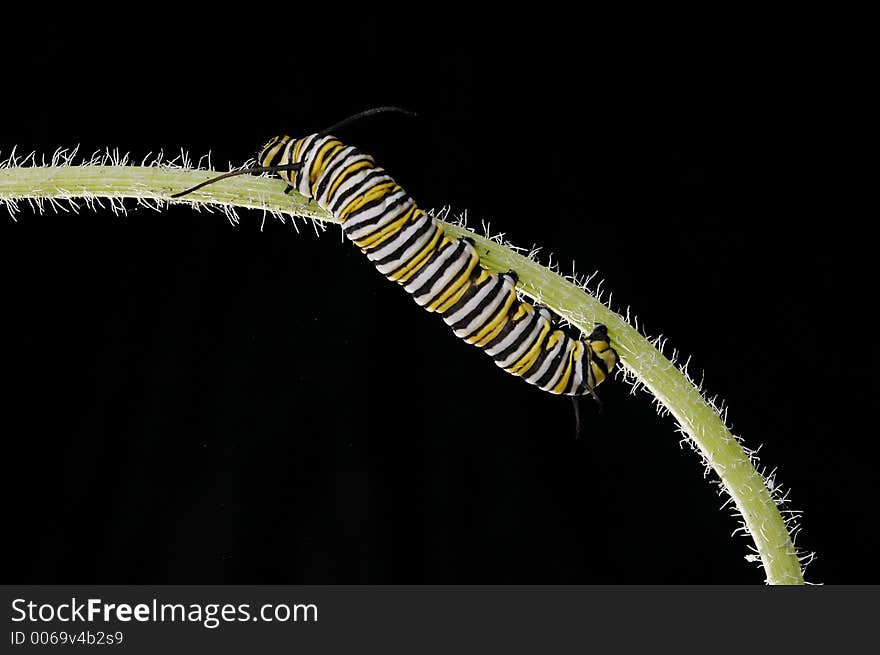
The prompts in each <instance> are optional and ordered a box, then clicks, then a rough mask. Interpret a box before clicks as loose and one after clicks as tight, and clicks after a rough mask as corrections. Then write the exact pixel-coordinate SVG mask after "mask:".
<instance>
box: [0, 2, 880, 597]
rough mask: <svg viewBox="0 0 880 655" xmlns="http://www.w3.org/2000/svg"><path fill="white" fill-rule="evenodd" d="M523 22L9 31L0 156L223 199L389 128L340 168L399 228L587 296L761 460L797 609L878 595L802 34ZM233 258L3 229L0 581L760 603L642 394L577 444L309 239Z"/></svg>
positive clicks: (850, 220)
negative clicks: (116, 170)
mask: <svg viewBox="0 0 880 655" xmlns="http://www.w3.org/2000/svg"><path fill="white" fill-rule="evenodd" d="M538 9H540V8H537V7H532V8H531V9H530V12H529V13H528V14H526V15H515V16H510V15H494V16H490V17H488V18H478V17H476V16H469V15H467V14H460V13H455V11H453V10H452V9H445V8H444V10H443V12H440V10H439V9H428V8H426V7H425V6H421V7H420V8H415V7H412V8H410V10H409V11H407V12H404V13H402V14H394V13H392V10H391V9H390V8H383V9H381V10H378V9H377V13H376V14H374V15H372V16H368V17H357V18H354V17H344V16H343V15H342V13H343V12H342V10H341V9H339V10H338V11H335V12H330V13H328V14H323V15H321V14H314V15H312V14H307V13H305V12H304V11H303V10H302V8H301V7H295V6H289V7H287V8H285V7H283V6H266V7H264V8H263V11H264V12H265V13H263V14H259V13H257V11H256V10H253V9H251V8H250V7H249V6H247V5H245V6H241V7H235V11H234V12H229V11H227V10H226V9H222V8H219V7H216V6H212V7H206V8H205V9H204V10H203V11H204V13H202V14H201V15H199V16H197V17H193V18H183V17H181V16H174V15H151V12H152V10H151V9H149V8H144V9H143V13H142V14H141V13H139V14H132V15H130V16H119V17H118V18H114V20H115V21H116V22H115V23H101V22H99V21H98V20H97V19H96V18H95V17H93V16H88V15H85V14H82V15H78V16H75V17H73V16H61V15H57V14H53V15H51V16H43V17H40V19H39V21H37V22H30V23H29V22H27V20H26V19H20V20H21V21H22V22H19V23H18V24H17V26H16V29H12V30H10V34H9V37H10V38H11V39H12V40H11V41H10V42H7V43H6V45H5V46H4V50H5V54H4V55H3V56H4V58H6V60H7V62H14V66H11V67H9V68H7V70H6V72H5V73H4V75H5V79H4V91H3V94H4V101H3V103H2V104H3V107H2V109H0V112H2V118H3V120H2V124H0V150H2V151H3V152H4V153H7V154H8V151H9V149H10V147H11V146H12V145H14V144H17V145H18V150H19V152H20V153H26V152H29V151H31V150H37V151H38V152H41V153H51V152H52V151H53V150H54V149H55V148H56V147H59V146H67V147H69V146H73V145H76V144H80V151H81V152H84V153H88V152H91V151H93V150H96V149H103V148H105V147H108V146H109V147H118V148H119V149H120V150H121V151H127V152H131V153H132V155H134V156H135V157H136V158H138V159H139V158H140V157H143V156H144V155H146V154H147V153H148V152H150V151H153V152H156V151H158V150H160V149H164V151H165V152H166V153H173V152H177V151H179V149H180V148H181V147H182V148H185V149H186V150H187V151H188V152H189V153H191V154H192V155H195V156H196V158H198V156H200V155H202V154H205V153H206V152H208V151H209V150H210V151H211V152H212V157H213V161H214V162H219V163H220V165H221V166H223V165H225V163H226V162H232V163H236V164H237V163H240V162H242V161H243V160H245V159H247V158H248V157H251V156H253V155H254V154H255V151H256V150H257V149H258V148H259V147H260V146H261V145H262V144H263V143H264V142H265V141H266V140H267V139H268V138H269V137H271V136H272V135H274V134H277V133H290V134H293V135H301V134H308V133H311V132H314V131H317V130H318V129H321V128H323V127H325V126H327V125H328V124H330V123H333V122H335V121H337V120H339V119H341V118H343V117H345V116H347V115H349V114H352V113H354V112H357V111H360V110H361V109H364V108H367V107H371V106H378V105H388V104H393V105H399V106H403V107H407V108H410V109H413V110H415V111H417V112H418V113H419V114H420V118H419V119H417V120H409V119H406V118H403V117H397V116H392V115H389V116H382V117H377V118H374V119H370V120H368V121H364V122H362V123H360V124H357V125H353V126H351V127H350V128H346V130H345V133H344V134H343V135H340V136H343V137H344V138H345V139H346V140H347V141H348V142H350V143H353V144H355V145H358V146H359V147H361V148H362V149H364V150H365V151H367V152H371V153H372V154H373V155H374V156H375V157H376V159H377V160H378V161H379V162H380V163H381V164H382V165H383V166H384V167H386V168H387V169H388V170H389V171H391V172H392V174H394V175H395V176H396V178H397V179H398V181H399V182H400V183H401V184H402V185H403V186H404V187H405V188H406V189H407V190H408V191H409V192H410V193H411V194H412V195H413V196H414V197H415V198H416V200H417V201H418V202H419V204H420V205H422V206H424V207H428V208H430V207H441V206H446V205H449V206H452V207H453V208H454V210H456V211H460V210H464V209H467V210H468V214H469V217H470V222H471V225H475V226H479V225H480V222H481V221H483V220H487V221H490V222H491V225H492V229H493V232H498V231H503V232H504V233H505V235H506V237H507V238H508V239H509V240H511V241H512V242H513V243H515V244H517V245H520V246H525V247H528V246H531V245H532V244H537V245H540V246H541V247H542V252H543V253H544V254H545V255H547V254H549V253H553V255H554V261H559V262H562V264H563V267H564V268H565V269H566V270H568V269H569V268H570V265H571V262H572V260H575V261H576V262H577V270H578V271H579V272H581V273H589V272H592V271H593V270H597V269H598V270H599V271H600V276H599V277H600V278H603V279H604V280H605V285H604V287H605V288H606V289H607V290H610V291H612V292H613V304H614V305H615V307H618V308H622V307H626V306H630V307H631V308H632V310H633V312H634V313H635V314H637V315H638V316H639V318H640V321H641V323H642V324H643V325H646V326H647V330H648V332H649V333H651V334H652V335H656V334H658V333H660V332H662V333H663V334H664V335H667V336H668V338H669V343H668V347H669V348H677V349H678V350H679V351H681V352H683V353H684V354H685V357H686V356H687V355H690V356H691V357H692V359H691V371H692V373H694V374H695V375H696V376H697V377H699V376H700V374H701V371H705V386H706V387H707V389H708V390H709V391H710V394H713V395H714V394H718V396H719V397H720V398H724V399H725V400H726V401H727V404H728V405H729V407H730V411H729V419H730V421H731V422H732V424H733V426H734V429H735V431H736V432H737V433H738V434H740V435H742V436H743V437H744V438H745V440H746V444H747V445H749V446H751V447H756V446H757V445H759V444H763V447H762V450H761V457H762V461H763V462H764V463H765V464H766V465H767V466H768V467H769V468H770V469H772V468H777V479H778V480H779V481H780V482H781V483H782V484H783V485H784V486H786V487H791V489H792V491H791V493H790V494H789V498H790V501H791V504H790V507H792V508H796V509H801V510H804V511H805V516H804V518H803V520H802V524H803V531H802V532H801V534H800V535H799V537H798V545H800V546H802V547H803V548H804V549H806V550H814V551H816V552H817V553H818V555H819V558H818V559H817V561H816V562H815V563H814V564H812V565H811V567H810V568H809V569H808V571H807V579H808V580H811V581H816V582H825V583H835V582H847V583H867V582H873V583H877V582H880V575H878V568H877V564H876V558H875V557H873V555H874V551H875V550H876V547H877V537H876V518H875V517H874V514H873V512H874V507H875V502H874V500H875V497H876V493H875V483H874V480H875V477H876V475H875V473H874V469H875V463H876V459H874V456H873V446H872V442H873V439H874V437H875V434H876V429H875V428H874V427H872V426H873V423H872V422H869V421H868V419H867V416H868V415H869V413H870V410H871V409H873V407H874V404H875V401H874V399H873V393H872V391H873V380H872V379H871V378H870V377H869V371H870V363H871V359H872V357H874V352H873V351H874V346H873V342H872V338H871V337H872V335H871V332H870V331H866V330H868V329H869V328H868V326H869V325H870V324H871V322H872V321H871V320H870V319H868V318H865V317H863V316H862V312H863V311H864V309H865V307H864V303H865V302H866V301H867V300H870V299H871V296H869V295H862V292H861V291H858V290H857V289H858V288H859V287H860V286H861V285H863V284H864V282H865V276H866V274H865V273H864V272H862V269H864V268H867V267H866V265H865V259H863V256H862V254H861V253H862V251H863V248H862V247H861V246H862V245H864V244H865V243H866V237H865V236H863V235H862V234H861V233H860V230H862V228H861V227H860V226H859V221H861V220H864V219H866V218H867V215H866V214H865V213H852V212H849V211H840V210H841V205H840V199H839V197H838V200H834V198H835V196H838V193H837V192H836V191H835V190H834V184H835V180H836V178H837V176H838V173H839V170H840V168H841V167H842V166H844V165H846V161H845V160H841V158H840V157H838V156H834V155H831V154H830V153H831V151H832V150H833V149H834V147H835V146H837V145H839V142H840V141H841V140H842V139H841V137H840V136H839V135H840V131H841V129H842V128H843V125H842V124H841V121H842V118H841V114H845V113H846V112H845V111H844V112H840V111H839V110H840V109H844V110H845V109H846V106H845V104H846V101H845V100H843V99H842V98H843V94H844V93H845V92H846V90H847V89H846V84H845V83H844V82H842V81H841V80H840V78H839V77H838V76H837V74H836V68H835V64H833V63H831V61H832V60H831V59H830V55H831V54H832V53H831V52H830V50H831V48H830V46H828V45H827V41H826V39H825V38H824V34H823V32H822V28H821V27H819V28H816V29H817V30H818V32H817V31H815V30H814V31H812V32H810V33H809V34H807V33H803V32H801V31H799V30H798V29H796V28H795V27H794V26H793V25H792V24H790V23H789V22H787V21H785V20H783V21H780V22H779V23H776V22H773V23H768V22H767V21H766V20H764V18H765V17H749V16H739V17H715V16H690V17H687V20H685V17H672V16H667V17H663V18H662V19H660V18H657V19H653V18H652V19H642V20H641V21H640V22H639V23H638V24H636V22H635V17H634V16H629V17H616V18H614V19H609V18H607V17H604V16H599V15H594V14H591V13H589V12H587V13H585V14H584V15H582V16H572V17H570V19H567V18H566V17H565V16H559V15H554V16H553V17H552V18H547V19H542V18H540V17H538V16H536V15H535V14H537V13H540V12H539V11H538ZM380 12H381V13H380ZM386 12H387V13H386ZM533 12H534V13H533ZM734 18H735V19H736V20H733V19H734ZM35 25H37V26H38V28H32V27H33V26H35ZM829 197H830V198H831V199H832V202H830V203H828V202H827V200H828V199H829ZM261 223H262V217H261V216H260V215H259V214H258V213H244V214H243V216H242V221H241V224H240V225H238V226H232V225H230V224H229V222H228V221H227V220H226V219H225V218H224V217H223V216H222V214H205V213H201V214H199V213H195V212H193V211H191V210H189V209H187V208H184V207H175V208H172V209H170V210H168V211H165V212H162V213H155V212H152V211H149V210H138V211H135V212H132V213H130V214H129V215H128V216H127V217H117V216H113V215H112V214H111V213H110V212H100V213H92V212H88V211H84V212H82V213H80V214H79V215H73V214H67V213H60V214H54V213H47V214H46V215H43V216H39V215H34V214H33V213H31V212H29V211H28V210H27V209H25V211H23V212H22V213H21V214H19V215H18V216H17V219H16V220H12V219H10V218H8V217H6V218H2V219H0V280H2V282H0V284H2V290H3V320H2V328H0V329H2V331H3V335H2V344H3V345H2V352H3V376H4V379H5V381H6V382H7V383H8V387H9V388H7V390H6V391H5V392H4V395H3V397H2V398H3V400H2V403H3V415H4V425H5V426H6V429H4V430H3V432H4V436H3V443H4V446H5V455H4V457H3V460H4V468H5V469H6V470H7V482H8V483H10V491H9V492H8V493H7V497H6V499H5V500H6V503H7V513H6V516H5V521H6V523H7V529H6V530H4V532H5V535H6V538H5V541H6V545H7V546H8V547H11V550H12V555H11V556H10V557H7V558H6V559H5V560H4V565H5V566H8V567H9V568H8V570H6V571H4V580H5V581H7V582H15V583H105V584H106V583H196V582H206V583H220V582H229V583H257V584H268V583H392V582H393V583H422V582H430V583H511V582H515V583H738V582H742V583H757V582H760V581H762V580H763V573H762V571H761V570H760V569H759V568H758V567H757V565H755V564H751V563H748V562H746V561H745V559H744V556H745V555H746V554H747V553H748V550H747V544H748V543H749V542H748V541H747V540H745V539H744V538H743V537H741V536H735V537H731V532H733V530H734V529H735V528H736V526H737V522H736V520H735V519H733V518H732V517H731V516H730V515H729V511H728V510H719V507H720V506H721V505H722V503H723V499H722V498H719V497H718V496H717V495H716V491H715V488H714V486H712V485H710V484H709V482H708V481H707V479H704V477H703V469H702V466H701V465H700V463H699V461H698V458H697V457H696V455H694V454H693V453H692V452H691V451H690V450H689V449H688V448H687V447H680V445H679V435H677V434H676V432H675V431H674V424H673V422H672V420H671V419H670V418H659V417H658V416H657V415H656V413H655V410H654V409H653V407H652V406H651V403H650V401H649V398H648V397H647V396H646V395H644V394H641V393H640V394H637V395H631V394H630V393H629V391H630V390H629V387H628V386H627V385H625V384H623V383H622V382H620V381H611V382H608V383H606V384H605V385H603V386H602V388H601V396H602V399H603V401H604V411H603V412H602V413H601V414H599V413H598V412H597V410H596V407H595V405H594V403H592V402H583V403H582V420H583V423H584V429H583V432H584V434H583V437H582V438H581V439H579V440H575V439H574V437H573V429H572V411H571V407H570V403H569V401H568V400H567V399H563V398H559V397H554V396H551V395H549V394H543V393H541V392H539V391H538V390H536V389H535V388H533V387H530V386H529V385H527V384H524V383H523V382H522V381H521V380H518V379H516V378H513V377H511V376H506V375H504V374H503V373H502V372H501V371H500V370H498V369H496V368H495V367H494V366H493V365H492V363H491V362H490V361H489V360H488V358H486V357H485V356H484V355H482V354H481V353H479V352H478V351H477V350H475V349H472V348H469V347H466V346H465V345H463V344H462V343H460V342H459V341H458V340H457V339H455V338H454V337H453V336H452V335H451V333H450V331H449V330H448V328H447V327H446V326H445V325H444V324H443V323H442V321H440V320H439V319H438V318H437V317H436V316H431V315H427V314H425V313H424V312H423V311H422V310H420V309H419V308H418V307H417V306H416V305H415V304H414V303H413V302H412V301H411V300H410V299H409V298H407V297H406V294H405V293H404V292H403V291H402V290H401V289H400V288H397V287H396V286H395V285H393V284H389V283H388V282H387V281H385V280H384V279H383V278H382V276H380V275H379V274H378V273H377V272H376V271H375V270H374V269H373V268H372V266H371V265H370V264H369V262H367V261H366V259H365V258H363V257H362V255H360V253H359V252H358V251H357V250H356V249H355V248H353V247H352V246H351V245H350V244H348V243H343V242H342V241H341V239H340V236H339V233H338V231H337V230H336V229H333V228H331V229H328V230H327V232H326V233H325V234H324V235H323V236H322V237H321V238H316V237H315V235H314V232H313V230H312V228H311V227H310V226H307V225H304V224H303V223H300V224H299V228H300V230H299V231H300V233H299V234H297V233H296V231H295V230H294V229H293V228H292V227H291V225H290V224H289V223H288V224H285V225H282V224H280V223H278V222H272V221H267V222H266V224H265V226H264V227H263V228H262V229H261ZM304 227H305V229H303V228H304ZM864 250H865V251H867V250H868V248H867V247H865V248H864ZM545 261H546V259H545Z"/></svg>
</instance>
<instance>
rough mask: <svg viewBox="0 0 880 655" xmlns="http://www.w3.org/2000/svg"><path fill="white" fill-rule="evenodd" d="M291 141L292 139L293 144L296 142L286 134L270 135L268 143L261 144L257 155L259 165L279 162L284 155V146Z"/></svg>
mask: <svg viewBox="0 0 880 655" xmlns="http://www.w3.org/2000/svg"><path fill="white" fill-rule="evenodd" d="M291 141H293V143H294V144H295V143H296V139H291V138H290V137H289V136H287V135H286V134H285V135H283V136H276V137H272V139H271V140H270V141H269V143H267V144H266V145H264V146H263V148H262V149H261V150H260V155H259V156H258V157H257V161H258V162H259V163H260V166H264V167H268V166H277V165H278V164H280V163H281V159H282V157H283V155H284V150H285V147H286V146H287V144H288V143H290V142H291Z"/></svg>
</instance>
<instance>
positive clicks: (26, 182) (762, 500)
mask: <svg viewBox="0 0 880 655" xmlns="http://www.w3.org/2000/svg"><path fill="white" fill-rule="evenodd" d="M214 174H215V173H213V172H212V171H204V170H191V169H183V168H171V167H157V166H95V165H89V166H43V167H24V168H17V167H7V168H0V202H4V203H6V204H8V205H10V206H11V208H13V209H14V208H15V207H16V205H17V204H18V201H19V200H24V199H32V200H34V201H37V202H43V201H49V202H50V203H51V202H52V201H53V200H54V201H58V200H70V201H72V202H73V203H76V202H77V201H76V199H77V198H85V199H86V200H87V201H92V200H95V201H100V199H102V198H108V199H114V200H121V199H125V198H136V199H139V200H144V201H150V202H154V203H155V204H157V205H161V204H163V203H164V202H166V201H170V202H185V203H191V204H200V205H201V204H205V205H211V206H220V207H226V208H252V209H263V210H267V211H271V212H275V213H279V214H288V215H295V216H305V217H309V218H313V219H316V220H322V221H332V220H333V219H332V217H331V216H330V215H329V214H328V213H327V212H325V211H323V210H322V209H320V208H319V207H318V206H317V205H316V204H314V203H309V202H308V201H307V200H306V199H305V198H303V197H302V196H300V195H298V194H296V193H290V194H284V193H283V188H284V185H283V184H280V183H279V182H278V180H273V179H270V178H265V177H262V178H261V177H254V176H251V175H241V176H238V177H233V178H229V179H227V180H224V181H222V182H219V183H217V184H214V185H211V186H207V187H204V188H203V189H200V190H199V191H197V192H195V193H193V194H191V195H188V196H186V197H184V198H182V199H181V200H180V201H171V200H170V199H169V196H170V194H171V193H174V192H177V191H180V190H182V189H185V188H188V187H190V186H193V185H195V184H197V183H199V182H201V181H203V180H205V179H208V178H209V177H211V176H212V175H214ZM41 206H42V205H41ZM441 223H442V224H443V227H444V229H446V230H447V231H448V232H449V233H450V234H452V235H456V236H460V235H465V234H467V235H468V236H470V237H471V238H472V239H474V242H475V244H476V247H477V249H478V251H479V253H480V257H481V260H482V261H483V263H484V264H485V265H486V266H487V267H489V268H492V269H495V270H499V271H507V270H515V271H516V272H517V273H518V274H519V287H520V288H521V290H522V292H523V293H525V294H526V295H528V296H530V297H532V298H536V299H538V300H540V301H541V302H542V303H544V304H545V305H547V306H548V307H550V308H551V309H552V310H554V311H555V312H557V313H558V314H559V315H561V316H562V317H564V318H565V319H567V320H568V321H570V322H571V323H572V324H573V325H576V326H577V327H578V328H580V329H581V330H583V331H584V332H587V333H588V332H590V331H591V330H592V328H593V324H594V323H603V324H605V325H606V326H607V327H608V331H609V333H610V334H611V336H612V339H613V342H614V347H615V348H616V350H617V352H618V353H619V354H620V356H621V362H622V364H623V366H624V367H625V368H626V369H627V372H628V373H629V374H631V375H632V376H633V377H634V378H635V380H636V381H637V383H641V384H642V385H644V386H645V387H646V388H647V389H649V390H650V391H651V392H652V393H653V394H654V396H655V397H656V399H657V401H658V402H659V403H660V404H661V405H662V406H663V407H665V408H666V409H667V410H668V411H669V412H670V413H671V414H672V415H673V417H674V418H675V419H676V420H677V421H678V423H679V425H680V426H681V428H682V430H683V431H684V432H685V433H686V434H687V435H688V437H689V438H690V439H691V440H692V441H693V443H694V444H696V446H697V448H698V450H699V452H700V453H701V454H702V456H703V458H704V460H705V463H706V464H707V465H709V466H711V467H712V469H713V470H714V471H715V473H716V474H717V475H718V477H719V479H720V480H721V483H722V484H723V486H724V489H725V490H726V491H727V493H728V494H729V495H730V497H731V499H732V500H733V503H734V504H735V505H736V508H737V509H738V511H739V513H740V514H741V515H742V517H743V521H744V523H745V527H746V529H747V530H748V532H749V534H750V535H751V538H752V540H753V541H754V544H755V548H756V550H757V553H758V556H759V557H760V560H761V562H762V564H763V566H764V571H765V573H766V581H767V582H768V583H769V584H803V582H804V579H803V573H802V571H801V566H800V560H799V557H798V553H797V551H796V549H795V547H794V545H793V543H792V540H791V537H790V535H789V533H788V528H787V525H786V522H785V521H784V520H783V518H782V516H781V514H780V512H779V509H778V508H777V505H776V502H775V500H774V497H773V494H772V493H771V491H770V489H768V487H767V484H766V483H765V480H764V479H763V477H762V476H761V474H760V473H759V472H758V471H757V470H756V469H755V466H754V465H753V463H752V460H751V458H750V457H749V455H748V454H747V453H746V451H745V450H744V449H743V447H742V446H741V445H740V443H739V442H738V440H737V439H736V438H735V437H734V436H733V435H732V434H731V432H730V431H729V430H728V429H727V427H726V425H725V423H724V421H723V420H722V419H721V418H720V417H719V415H718V413H717V411H716V409H715V408H714V407H712V406H711V405H710V404H709V403H708V402H707V401H706V400H705V399H704V397H703V395H702V393H701V392H700V390H699V389H697V388H696V387H695V386H694V384H693V383H692V382H691V381H690V380H689V379H688V377H687V376H686V375H685V374H684V373H683V372H682V371H681V370H680V369H679V368H678V367H677V366H676V365H675V364H674V363H673V362H671V361H670V360H669V359H667V358H666V357H665V356H664V355H663V354H662V353H661V352H660V351H659V350H658V349H657V348H655V347H654V345H653V344H652V343H651V342H649V341H648V340H647V339H646V338H645V337H644V336H642V335H641V334H640V333H639V332H638V330H637V329H635V328H634V327H632V326H631V325H630V324H629V323H627V322H626V320H624V318H623V317H621V316H620V315H619V314H617V313H615V312H613V311H612V310H611V309H609V308H608V307H606V306H605V305H604V304H603V303H602V302H601V301H599V300H598V299H597V298H595V297H594V296H592V295H590V294H589V293H587V292H586V291H585V290H584V289H582V288H581V287H580V286H578V285H576V284H574V283H572V282H569V281H568V280H566V279H564V278H562V277H561V276H559V275H558V274H556V273H554V272H553V271H551V270H549V269H547V268H545V267H544V266H541V265H540V264H538V263H537V262H535V261H533V260H532V259H529V258H528V257H526V256H524V255H521V254H518V253H517V252H515V251H514V250H512V249H511V248H509V247H506V246H504V245H501V244H499V243H497V242H495V241H493V240H491V239H487V238H485V237H482V236H479V235H476V234H474V233H472V232H470V231H469V230H467V229H466V228H463V227H461V226H458V225H454V224H450V223H446V222H443V221H441Z"/></svg>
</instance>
